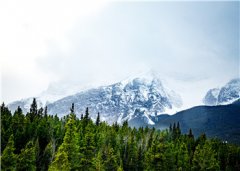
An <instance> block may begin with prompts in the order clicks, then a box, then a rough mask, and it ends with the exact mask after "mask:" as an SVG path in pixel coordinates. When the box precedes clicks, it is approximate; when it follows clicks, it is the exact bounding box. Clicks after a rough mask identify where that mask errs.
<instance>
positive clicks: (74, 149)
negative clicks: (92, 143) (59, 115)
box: [50, 115, 80, 170]
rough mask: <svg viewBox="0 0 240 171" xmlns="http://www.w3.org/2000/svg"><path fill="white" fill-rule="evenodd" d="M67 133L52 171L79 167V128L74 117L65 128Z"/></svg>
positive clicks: (53, 163) (52, 165)
mask: <svg viewBox="0 0 240 171" xmlns="http://www.w3.org/2000/svg"><path fill="white" fill-rule="evenodd" d="M65 127H66V128H65V129H66V132H65V136H64V139H63V143H62V144H61V146H60V147H59V150H58V151H57V153H56V157H55V159H54V161H53V162H52V164H51V167H50V168H51V169H52V170H54V169H56V170H61V169H62V166H61V165H63V166H64V168H65V169H68V168H69V169H73V170H76V168H78V167H79V165H78V164H79V162H78V159H79V156H80V153H79V147H78V144H77V143H78V136H77V128H76V121H75V119H74V117H72V115H70V118H69V120H68V122H67V124H66V126H65Z"/></svg>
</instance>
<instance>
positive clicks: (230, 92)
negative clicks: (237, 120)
mask: <svg viewBox="0 0 240 171" xmlns="http://www.w3.org/2000/svg"><path fill="white" fill-rule="evenodd" d="M239 98H240V78H235V79H232V80H230V81H229V82H228V83H226V84H225V85H224V86H222V87H221V88H213V89H210V90H209V91H208V92H207V94H206V95H205V97H204V99H203V103H204V104H206V105H210V106H212V105H225V104H230V103H232V102H234V101H236V100H237V99H239Z"/></svg>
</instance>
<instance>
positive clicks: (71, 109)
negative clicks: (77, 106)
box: [70, 103, 75, 113]
mask: <svg viewBox="0 0 240 171" xmlns="http://www.w3.org/2000/svg"><path fill="white" fill-rule="evenodd" d="M70 112H71V113H74V112H75V110H74V103H72V107H71V108H70Z"/></svg>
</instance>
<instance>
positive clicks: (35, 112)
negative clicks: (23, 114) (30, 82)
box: [27, 98, 38, 122]
mask: <svg viewBox="0 0 240 171" xmlns="http://www.w3.org/2000/svg"><path fill="white" fill-rule="evenodd" d="M37 115H38V109H37V101H36V98H33V102H32V104H31V107H30V113H28V114H27V116H28V117H29V119H30V121H31V122H33V120H34V118H35V117H36V116H37Z"/></svg>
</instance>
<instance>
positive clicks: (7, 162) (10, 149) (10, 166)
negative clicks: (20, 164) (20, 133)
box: [1, 135, 17, 171]
mask: <svg viewBox="0 0 240 171" xmlns="http://www.w3.org/2000/svg"><path fill="white" fill-rule="evenodd" d="M14 150H15V148H14V141H13V135H11V136H10V138H9V140H8V143H7V146H6V148H5V149H4V150H3V153H2V156H1V169H2V170H3V171H4V170H10V171H14V170H16V159H17V158H16V155H15V154H14Z"/></svg>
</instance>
